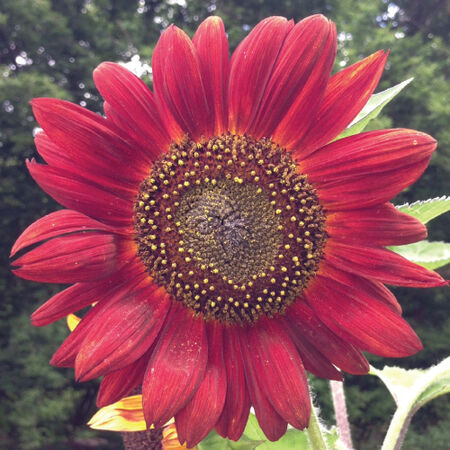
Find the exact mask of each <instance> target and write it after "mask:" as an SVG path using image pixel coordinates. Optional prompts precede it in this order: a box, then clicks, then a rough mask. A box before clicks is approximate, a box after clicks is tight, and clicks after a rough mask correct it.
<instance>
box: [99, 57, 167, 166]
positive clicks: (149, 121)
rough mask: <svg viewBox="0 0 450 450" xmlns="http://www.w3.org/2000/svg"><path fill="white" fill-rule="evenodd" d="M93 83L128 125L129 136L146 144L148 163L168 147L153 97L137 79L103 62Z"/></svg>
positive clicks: (165, 133)
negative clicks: (130, 133) (134, 136)
mask: <svg viewBox="0 0 450 450" xmlns="http://www.w3.org/2000/svg"><path fill="white" fill-rule="evenodd" d="M94 81H95V85H96V86H97V89H98V90H99V91H100V94H101V95H102V96H103V98H104V99H105V100H106V101H107V102H108V103H109V104H110V105H111V107H112V108H113V109H114V110H115V111H116V112H117V114H119V115H120V116H121V117H122V119H123V120H124V121H125V122H126V123H128V124H129V127H130V128H131V130H132V135H136V136H137V137H138V140H139V141H140V142H141V141H143V142H146V143H147V145H146V147H145V150H146V151H148V154H149V157H150V160H154V159H156V158H157V157H158V156H159V155H160V154H161V153H163V152H164V151H165V150H167V149H168V148H169V145H170V138H169V136H168V134H167V132H166V131H165V129H164V126H163V123H162V119H161V118H160V116H159V113H158V109H157V106H156V103H155V100H154V98H153V94H152V92H151V90H150V89H149V88H148V87H147V85H146V84H145V83H144V82H143V81H142V80H141V79H140V78H138V77H137V76H136V75H134V74H133V73H132V72H130V71H129V70H127V69H126V68H125V67H123V66H121V65H120V64H116V63H112V62H104V63H102V64H100V65H99V66H98V67H97V68H96V69H95V70H94ZM127 131H130V130H127ZM142 137H143V138H144V139H142Z"/></svg>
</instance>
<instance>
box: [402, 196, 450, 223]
mask: <svg viewBox="0 0 450 450" xmlns="http://www.w3.org/2000/svg"><path fill="white" fill-rule="evenodd" d="M397 208H398V210H399V211H401V212H404V213H406V214H409V215H410V216H413V217H415V218H416V219H418V220H420V221H421V222H422V223H428V222H429V221H430V220H432V219H434V218H436V217H439V216H441V215H442V214H445V213H446V212H447V211H450V197H446V196H443V197H439V198H432V199H429V200H425V201H416V202H414V203H411V204H409V203H406V204H404V205H400V206H397Z"/></svg>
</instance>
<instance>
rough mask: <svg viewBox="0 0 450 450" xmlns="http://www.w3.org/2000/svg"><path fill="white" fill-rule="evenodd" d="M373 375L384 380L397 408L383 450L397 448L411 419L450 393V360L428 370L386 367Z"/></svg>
mask: <svg viewBox="0 0 450 450" xmlns="http://www.w3.org/2000/svg"><path fill="white" fill-rule="evenodd" d="M370 373H371V374H372V375H376V376H377V377H379V378H380V379H381V380H382V381H383V383H384V384H385V385H386V387H387V388H388V389H389V392H390V393H391V394H392V397H393V398H394V400H395V403H396V405H397V410H396V411H395V414H394V417H393V419H392V422H391V424H390V426H389V430H388V432H387V435H386V438H385V440H384V442H383V447H382V450H390V449H394V448H398V445H399V444H401V443H402V441H403V438H404V435H405V433H406V431H407V429H408V426H409V423H410V421H411V419H412V416H413V415H414V414H415V413H416V412H417V411H418V410H419V409H420V408H421V407H423V406H424V405H425V404H426V403H428V402H430V401H431V400H433V399H435V398H437V397H439V396H441V395H444V394H447V393H449V392H450V357H448V358H446V359H444V360H443V361H442V362H441V363H439V364H438V365H436V366H433V367H430V368H428V369H426V370H419V369H415V370H404V369H402V368H400V367H389V366H387V367H385V368H384V369H383V370H378V369H375V368H374V367H371V370H370Z"/></svg>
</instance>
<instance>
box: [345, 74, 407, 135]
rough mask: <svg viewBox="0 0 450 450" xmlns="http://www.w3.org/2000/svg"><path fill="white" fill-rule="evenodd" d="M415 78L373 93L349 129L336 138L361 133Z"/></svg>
mask: <svg viewBox="0 0 450 450" xmlns="http://www.w3.org/2000/svg"><path fill="white" fill-rule="evenodd" d="M412 80H413V79H412V78H409V79H408V80H405V81H403V82H402V83H399V84H397V85H396V86H392V87H391V88H389V89H386V90H385V91H383V92H379V93H378V94H373V95H372V96H371V97H370V99H369V101H368V102H367V103H366V105H365V106H364V108H363V109H362V110H361V112H360V113H359V114H358V115H357V116H356V117H355V119H354V120H353V122H352V123H351V124H350V125H349V126H348V127H347V129H346V130H345V131H344V132H343V133H341V134H340V135H339V136H338V137H337V138H336V139H342V138H344V137H347V136H352V135H354V134H357V133H361V132H362V131H363V130H364V129H365V128H366V127H367V125H368V124H369V122H370V121H372V120H373V119H376V118H377V117H378V115H379V114H380V112H381V110H382V109H383V108H384V107H385V106H386V105H387V104H388V103H389V102H390V101H391V100H392V99H393V98H394V97H395V96H396V95H398V94H399V93H400V92H401V91H402V90H403V88H404V87H405V86H407V85H408V84H409V83H411V81H412Z"/></svg>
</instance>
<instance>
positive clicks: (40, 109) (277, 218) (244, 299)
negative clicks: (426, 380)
mask: <svg viewBox="0 0 450 450" xmlns="http://www.w3.org/2000/svg"><path fill="white" fill-rule="evenodd" d="M335 53H336V30H335V27H334V24H333V23H331V22H330V21H328V20H327V19H326V18H324V17H323V16H320V15H317V16H312V17H308V18H306V19H304V20H302V21H301V22H299V23H298V24H296V25H294V23H293V22H292V21H288V20H286V19H284V18H282V17H271V18H268V19H266V20H264V21H262V22H261V23H259V24H258V25H257V26H256V27H255V28H254V29H253V31H252V32H251V33H250V34H249V35H248V36H247V37H246V38H245V39H244V40H243V41H242V43H241V44H240V45H239V47H238V48H237V50H236V51H235V52H234V54H233V56H232V58H231V60H230V59H229V53H228V43H227V38H226V35H225V31H224V27H223V24H222V22H221V20H220V19H219V18H217V17H210V18H209V19H207V20H205V21H204V22H203V23H202V24H201V25H200V27H199V29H198V31H197V32H196V34H195V36H194V38H193V40H192V41H191V40H190V39H189V37H188V36H187V35H186V34H185V33H183V31H181V30H180V29H178V28H176V27H173V26H172V27H169V29H167V30H166V31H165V32H164V33H163V34H162V36H161V38H160V40H159V42H158V44H157V46H156V48H155V51H154V55H153V76H154V78H153V85H154V91H153V92H152V91H151V90H150V89H149V88H148V87H147V86H146V85H145V84H144V83H143V82H142V81H141V80H140V79H138V78H137V77H136V76H134V75H133V74H131V73H130V72H128V71H127V70H126V69H124V68H123V67H121V66H120V65H117V64H113V63H103V64H101V65H100V66H99V67H98V68H97V69H96V70H95V72H94V80H95V82H96V85H97V87H98V89H99V91H100V93H101V94H102V96H103V97H104V99H105V104H104V109H105V117H101V116H99V115H96V114H94V113H91V112H89V111H87V110H85V109H83V108H81V107H79V106H77V105H74V104H71V103H68V102H64V101H60V100H53V99H45V98H42V99H35V100H33V102H32V105H33V110H34V113H35V116H36V118H37V120H38V122H39V124H40V125H41V127H42V128H43V132H42V133H40V134H38V135H37V137H36V146H37V149H38V151H39V153H40V155H41V156H42V157H43V159H44V160H45V161H46V163H47V164H38V163H37V162H35V161H28V162H27V165H28V168H29V170H30V173H31V175H32V176H33V178H34V179H35V180H36V182H37V183H38V184H39V185H40V186H41V187H42V188H43V189H44V190H45V191H46V192H47V193H49V194H50V195H51V196H52V197H53V198H54V199H56V200H57V201H58V202H59V203H61V204H62V205H63V206H64V207H66V208H68V209H64V210H62V211H58V212H55V213H52V214H50V215H48V216H46V217H43V218H42V219H40V220H38V221H37V222H36V223H34V224H33V225H31V226H30V227H29V228H28V229H27V230H25V232H24V233H23V234H22V236H21V237H20V238H19V239H18V241H17V242H16V244H15V246H14V248H13V251H12V254H13V255H15V254H16V253H17V252H19V251H20V250H23V249H25V248H27V247H28V246H31V245H33V246H34V248H33V249H31V250H29V251H28V252H26V253H24V254H23V255H22V256H20V257H19V258H18V259H16V260H15V261H14V265H15V266H16V269H15V273H16V274H17V275H19V276H21V277H23V278H26V279H30V280H35V281H42V282H56V283H73V285H72V286H71V287H69V288H67V289H66V290H64V291H62V292H60V293H59V294H57V295H55V296H54V297H53V298H51V299H50V300H49V301H48V302H47V303H45V304H44V305H43V306H42V307H41V308H39V309H38V310H37V311H36V312H35V313H34V314H33V316H32V320H33V323H34V324H35V325H37V326H42V325H47V324H49V323H51V322H53V321H55V320H58V319H60V318H63V317H65V316H66V315H68V314H69V313H72V312H75V311H79V310H81V309H83V308H85V307H86V306H90V305H91V304H93V303H96V304H95V306H94V307H93V308H91V309H90V310H89V312H88V313H87V314H85V315H84V317H83V319H82V320H81V322H80V323H79V325H78V326H77V327H76V329H75V330H74V331H73V333H72V334H71V335H70V336H69V337H68V338H67V339H66V341H65V342H64V343H63V344H62V346H61V347H60V348H59V350H58V351H57V352H56V353H55V355H54V356H53V359H52V361H51V362H52V364H54V365H56V366H60V367H72V366H74V367H75V373H76V377H77V379H79V380H82V381H85V380H89V379H92V378H95V377H99V376H104V378H103V380H102V382H101V387H100V391H99V394H98V405H99V406H105V405H108V404H111V403H114V402H116V401H118V400H119V399H121V398H122V397H124V396H126V395H128V394H129V393H130V392H131V391H132V390H133V389H134V388H136V387H138V386H142V402H143V411H144V416H145V420H146V423H147V426H151V425H154V426H155V427H161V426H162V425H164V424H165V423H166V422H167V421H168V420H169V419H170V418H172V417H175V423H176V427H177V432H178V436H179V439H180V441H181V442H182V443H183V442H186V443H187V446H188V447H193V446H195V445H196V444H197V443H198V442H199V441H200V440H202V439H203V438H204V437H205V436H206V434H207V433H208V432H209V431H210V430H211V429H212V428H213V427H215V429H216V430H217V431H218V433H219V434H221V435H222V436H225V437H229V438H231V439H235V440H236V439H238V438H239V437H240V435H241V434H242V431H243V429H244V427H245V424H246V421H247V417H248V414H249V409H250V406H251V405H253V407H254V409H255V413H256V416H257V418H258V420H259V423H260V425H261V427H262V429H263V430H264V432H265V434H266V435H267V437H268V438H269V439H271V440H276V439H278V438H279V437H280V436H281V435H283V433H284V432H285V431H286V427H287V424H288V423H289V424H291V425H292V426H294V427H296V428H299V429H303V428H305V427H306V426H307V425H308V421H309V415H310V400H309V393H308V386H307V381H306V375H305V369H306V370H309V371H310V372H312V373H313V374H315V375H318V376H320V377H324V378H329V379H336V380H340V379H341V378H342V373H341V371H346V372H349V373H352V374H364V373H367V371H368V369H369V366H368V363H367V360H366V358H365V357H364V355H363V353H362V351H363V350H364V351H369V352H371V353H374V354H377V355H382V356H391V357H400V356H407V355H411V354H413V353H415V352H416V351H418V350H420V348H421V343H420V341H419V339H418V337H417V336H416V335H415V333H414V332H413V331H412V329H411V328H410V327H409V325H408V324H407V323H406V322H405V321H404V320H403V319H402V317H401V309H400V306H399V305H398V303H397V301H396V299H395V297H394V296H393V295H392V294H391V292H390V291H389V290H388V289H387V288H386V287H385V286H384V283H387V284H393V285H399V286H418V287H429V286H437V285H441V284H444V281H443V280H442V279H441V277H440V276H439V275H437V274H436V273H434V272H432V271H429V270H427V269H424V268H422V267H419V266H417V265H415V264H413V263H411V262H408V261H407V260H406V259H404V258H402V257H400V256H398V255H397V254H395V253H393V252H391V251H390V250H388V249H386V246H390V245H399V244H407V243H410V242H414V241H417V240H420V239H423V238H424V237H425V235H426V229H425V227H424V226H423V225H422V224H421V223H420V222H418V221H417V220H415V219H414V218H412V217H410V216H407V215H405V214H402V213H401V212H399V211H398V210H397V209H396V208H394V207H393V206H392V204H390V203H389V201H390V200H391V199H392V198H393V197H394V196H395V195H396V194H398V193H399V192H400V191H401V190H403V189H404V188H405V187H407V186H409V185H410V184H411V183H413V182H414V181H415V180H416V179H417V178H418V177H419V176H420V175H421V174H422V172H423V171H424V169H425V168H426V166H427V165H428V162H429V159H430V156H431V153H432V152H433V150H434V149H435V147H436V142H435V141H434V140H433V139H432V138H431V137H430V136H427V135H426V134H423V133H420V132H417V131H412V130H405V129H395V130H381V131H372V132H367V133H362V134H358V135H354V136H350V137H347V138H344V139H339V140H335V139H336V137H337V136H338V135H339V134H340V133H341V132H342V131H343V130H344V129H345V128H346V127H347V126H348V125H349V124H350V123H351V122H352V120H353V119H354V118H355V116H356V115H357V114H358V112H359V111H360V110H361V109H362V107H363V106H364V105H365V103H366V102H367V100H368V99H369V97H370V95H371V94H372V93H373V91H374V89H375V87H376V85H377V83H378V81H379V78H380V76H381V73H382V70H383V68H384V65H385V62H386V58H387V54H386V53H384V52H383V51H379V52H377V53H375V54H373V55H371V56H369V57H367V58H365V59H363V60H362V61H360V62H358V63H356V64H354V65H353V66H350V67H348V68H346V69H344V70H342V71H341V72H339V73H337V74H335V75H333V76H331V69H332V66H333V63H334V58H335ZM36 244H40V245H39V246H37V247H36Z"/></svg>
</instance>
